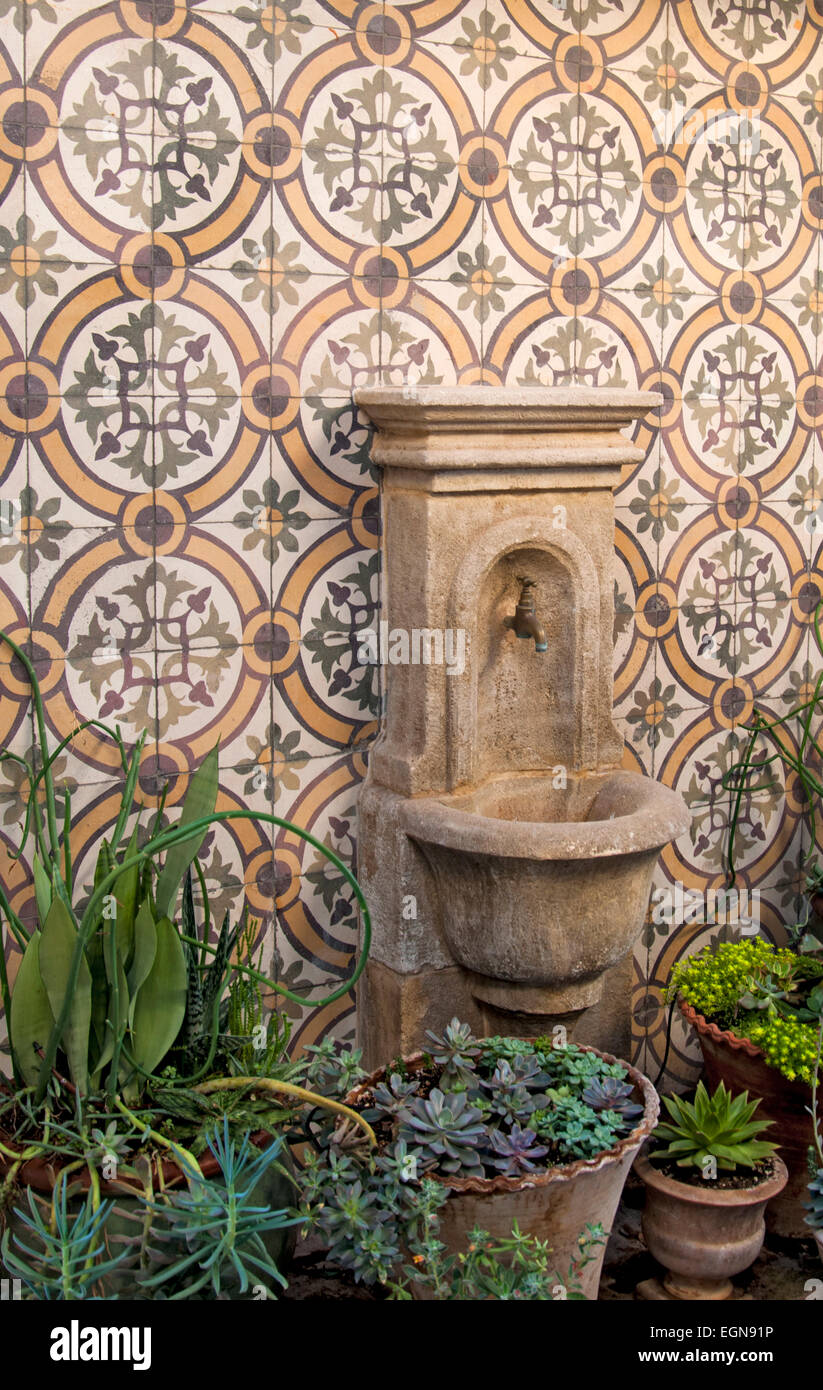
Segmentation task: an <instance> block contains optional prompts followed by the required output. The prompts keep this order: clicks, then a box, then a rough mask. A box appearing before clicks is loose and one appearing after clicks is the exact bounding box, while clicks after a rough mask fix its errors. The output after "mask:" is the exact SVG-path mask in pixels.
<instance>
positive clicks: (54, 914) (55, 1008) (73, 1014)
mask: <svg viewBox="0 0 823 1390" xmlns="http://www.w3.org/2000/svg"><path fill="white" fill-rule="evenodd" d="M76 945H77V927H76V926H75V924H74V922H73V920H72V917H71V913H70V912H69V910H68V908H67V907H66V905H65V903H64V902H63V900H62V898H54V900H53V901H52V905H51V907H50V908H49V913H48V916H47V918H46V920H45V922H44V923H43V931H42V934H41V941H40V974H41V976H42V978H43V984H44V985H45V986H46V992H47V994H48V996H49V1003H50V1005H51V1011H52V1013H53V1014H54V1017H55V1018H57V1017H58V1016H59V1014H60V1010H61V1009H62V1007H63V1002H64V1000H65V997H66V992H67V990H69V989H71V1008H70V1010H69V1016H68V1019H67V1020H66V1026H65V1028H64V1030H63V1036H62V1038H61V1039H60V1046H61V1047H62V1049H63V1051H64V1052H65V1054H66V1057H67V1059H68V1064H69V1074H70V1077H71V1080H72V1081H73V1082H74V1084H75V1086H76V1087H77V1089H78V1090H79V1091H81V1092H84V1091H85V1090H86V1087H87V1083H88V1068H89V1033H90V1030H91V971H90V970H89V964H88V961H87V960H86V956H85V953H83V955H82V956H81V957H80V967H79V969H78V971H77V978H76V980H75V981H74V985H73V988H72V981H71V962H72V957H73V955H74V950H75V947H76Z"/></svg>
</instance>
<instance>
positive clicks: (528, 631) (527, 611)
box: [505, 576, 549, 652]
mask: <svg viewBox="0 0 823 1390" xmlns="http://www.w3.org/2000/svg"><path fill="white" fill-rule="evenodd" d="M517 582H518V583H519V585H520V598H519V599H518V600H517V607H516V608H515V610H514V617H513V618H506V620H505V625H506V627H508V628H511V629H512V631H513V632H514V633H515V634H516V635H517V636H518V637H523V638H528V639H531V640H532V641H533V642H534V649H535V651H537V652H545V651H547V650H548V645H549V644H548V642H547V640H546V629H545V628H544V627H543V625H542V623H540V622H538V619H537V607H536V604H535V601H534V594H533V593H532V592H531V591H532V589H534V587H535V583H534V580H533V579H521V578H520V577H519V576H518V581H517Z"/></svg>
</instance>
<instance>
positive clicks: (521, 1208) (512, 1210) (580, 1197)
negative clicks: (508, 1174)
mask: <svg viewBox="0 0 823 1390" xmlns="http://www.w3.org/2000/svg"><path fill="white" fill-rule="evenodd" d="M582 1050H583V1051H586V1052H596V1053H597V1055H598V1057H602V1058H603V1059H604V1061H606V1062H616V1061H619V1060H620V1059H619V1058H616V1057H613V1056H612V1055H611V1054H610V1053H608V1052H600V1051H599V1050H598V1049H597V1048H595V1047H586V1048H583V1049H582ZM422 1059H423V1054H422V1053H421V1052H416V1053H414V1054H413V1055H412V1056H411V1057H406V1058H404V1059H403V1060H404V1061H405V1063H406V1065H407V1066H408V1067H409V1068H410V1069H411V1070H419V1068H420V1065H421V1062H422ZM620 1066H622V1067H625V1069H626V1072H627V1075H628V1078H629V1079H630V1080H631V1081H632V1082H633V1083H634V1099H635V1100H636V1101H637V1102H638V1103H640V1102H642V1104H643V1118H642V1119H641V1120H640V1121H639V1123H638V1124H637V1125H636V1126H635V1128H634V1129H633V1130H632V1132H631V1134H629V1135H627V1137H626V1138H625V1139H621V1141H620V1143H619V1144H616V1145H615V1147H614V1148H613V1149H608V1150H607V1151H606V1152H604V1153H602V1154H598V1156H597V1158H589V1159H578V1160H577V1161H576V1162H575V1163H567V1164H564V1165H563V1166H562V1167H558V1168H549V1169H543V1170H542V1171H540V1170H538V1171H536V1172H534V1173H529V1174H528V1175H527V1176H526V1177H522V1178H505V1177H502V1176H501V1177H496V1178H447V1177H441V1176H439V1175H438V1174H436V1173H434V1174H431V1175H430V1176H432V1177H435V1178H437V1181H438V1182H441V1183H442V1184H443V1185H444V1187H447V1188H448V1189H449V1193H450V1200H449V1201H448V1202H447V1203H446V1205H445V1206H444V1207H443V1208H441V1211H440V1239H441V1240H442V1241H443V1243H444V1244H445V1245H446V1247H447V1249H448V1250H449V1251H450V1252H451V1253H452V1254H456V1253H458V1252H459V1251H461V1250H465V1248H466V1246H467V1244H468V1234H469V1231H471V1230H472V1229H473V1227H475V1226H479V1227H481V1228H482V1230H484V1231H488V1232H489V1234H490V1235H491V1236H492V1237H493V1238H498V1239H504V1240H505V1239H508V1237H509V1236H510V1235H511V1233H512V1227H513V1226H514V1223H515V1221H516V1222H517V1224H518V1226H519V1227H520V1230H521V1231H523V1232H524V1233H526V1234H529V1235H534V1236H536V1237H537V1238H538V1239H539V1240H545V1241H548V1242H549V1245H550V1246H551V1249H552V1251H553V1254H554V1259H555V1268H556V1269H557V1272H558V1275H559V1276H560V1278H561V1279H565V1278H566V1275H567V1273H568V1269H569V1266H570V1265H571V1264H573V1263H574V1261H575V1260H576V1259H578V1258H579V1253H580V1252H579V1248H578V1238H579V1236H580V1235H581V1234H582V1232H583V1231H584V1229H585V1227H586V1226H587V1225H588V1224H591V1225H596V1224H597V1223H598V1222H601V1223H602V1225H603V1227H604V1229H605V1230H606V1231H609V1230H610V1229H611V1224H612V1221H613V1219H614V1214H615V1211H616V1210H617V1204H618V1202H619V1201H620V1196H621V1193H622V1191H623V1185H624V1183H625V1181H626V1178H627V1176H628V1173H629V1169H630V1168H631V1166H632V1161H633V1159H634V1156H635V1154H636V1153H637V1151H638V1149H639V1148H640V1145H641V1144H642V1143H644V1141H645V1140H646V1139H647V1138H648V1136H649V1134H651V1132H652V1130H653V1129H654V1127H655V1125H656V1124H657V1117H658V1114H659V1113H660V1101H659V1098H658V1095H657V1092H656V1091H655V1089H654V1087H653V1086H652V1083H651V1082H650V1081H649V1079H648V1077H646V1076H644V1075H643V1074H642V1072H639V1071H637V1070H636V1069H635V1068H634V1067H631V1066H629V1065H628V1063H627V1062H622V1061H621V1062H620ZM385 1074H386V1068H385V1067H381V1068H380V1069H379V1070H378V1071H375V1072H373V1073H372V1075H371V1076H370V1077H369V1078H368V1079H367V1080H366V1081H364V1082H363V1083H362V1085H360V1086H358V1087H356V1088H355V1090H353V1091H352V1092H351V1093H350V1094H349V1095H348V1096H347V1097H346V1104H347V1105H351V1104H353V1103H356V1102H357V1100H358V1099H359V1098H360V1096H361V1095H362V1093H363V1092H364V1091H365V1090H368V1089H369V1088H370V1087H372V1086H374V1085H375V1084H376V1083H377V1082H378V1081H382V1080H383V1078H384V1076H385ZM605 1253H606V1249H605V1242H604V1243H603V1244H602V1245H600V1246H599V1247H598V1249H597V1252H596V1254H595V1256H594V1258H593V1259H592V1260H591V1261H590V1263H589V1264H587V1265H586V1267H585V1269H584V1270H583V1272H582V1274H581V1276H580V1286H581V1289H582V1291H583V1293H584V1294H585V1296H586V1298H588V1299H596V1298H597V1291H598V1287H599V1284H600V1271H601V1268H602V1266H603V1256H604V1255H605ZM415 1296H416V1297H422V1296H423V1295H421V1294H420V1293H419V1291H417V1292H416V1293H415Z"/></svg>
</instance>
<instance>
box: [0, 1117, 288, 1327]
mask: <svg viewBox="0 0 823 1390" xmlns="http://www.w3.org/2000/svg"><path fill="white" fill-rule="evenodd" d="M250 1137H251V1142H252V1144H253V1145H254V1147H255V1148H257V1149H262V1148H265V1147H266V1146H267V1145H268V1144H270V1143H271V1142H272V1138H273V1136H272V1135H271V1134H269V1133H268V1132H267V1131H266V1130H264V1129H261V1130H257V1131H256V1132H255V1133H254V1134H252V1135H251V1136H250ZM0 1142H2V1143H3V1144H4V1145H5V1146H6V1147H7V1148H9V1149H17V1150H18V1151H19V1147H20V1146H19V1145H17V1144H16V1143H15V1142H14V1140H12V1139H11V1138H10V1137H9V1136H7V1135H6V1134H4V1133H3V1131H2V1130H0ZM281 1161H282V1162H283V1166H284V1167H285V1168H286V1171H287V1173H289V1172H291V1167H292V1165H291V1160H290V1159H289V1157H288V1156H287V1155H285V1154H284V1155H283V1156H282V1160H281ZM67 1162H68V1160H67V1159H66V1158H64V1157H58V1156H56V1155H55V1156H54V1157H53V1158H52V1159H48V1158H46V1157H43V1158H30V1159H28V1160H27V1161H26V1162H25V1163H23V1164H22V1165H21V1167H20V1168H19V1169H18V1170H17V1172H16V1182H17V1184H18V1185H19V1187H20V1198H21V1200H20V1206H21V1207H22V1209H23V1210H24V1211H27V1210H28V1201H27V1198H26V1196H25V1195H24V1192H25V1189H27V1188H28V1189H30V1190H31V1191H33V1192H34V1193H35V1195H36V1196H38V1197H50V1196H51V1194H52V1192H53V1191H54V1188H55V1185H56V1183H57V1180H58V1178H59V1176H60V1171H61V1169H62V1168H63V1167H65V1165H66V1163H67ZM198 1163H199V1165H200V1171H201V1172H202V1174H203V1177H204V1178H214V1177H217V1175H218V1174H219V1172H220V1164H219V1163H218V1161H217V1158H216V1157H215V1155H214V1154H213V1153H211V1152H206V1153H204V1154H202V1155H201V1156H200V1158H199V1159H198ZM11 1166H12V1160H11V1159H9V1158H8V1157H7V1156H6V1155H5V1154H3V1153H0V1181H2V1180H3V1179H4V1178H5V1177H6V1176H7V1175H8V1173H9V1170H10V1168H11ZM71 1182H72V1186H76V1187H77V1188H78V1189H79V1191H78V1194H77V1201H78V1204H79V1200H80V1193H81V1192H82V1193H83V1194H84V1195H85V1193H86V1192H88V1190H89V1188H90V1187H91V1176H90V1174H89V1170H88V1168H78V1169H77V1170H76V1171H75V1172H73V1173H72V1175H71ZM152 1182H153V1184H154V1186H155V1189H157V1190H165V1191H168V1190H169V1189H173V1188H180V1187H183V1186H184V1185H185V1182H186V1175H185V1173H184V1171H183V1168H182V1167H181V1165H180V1164H179V1163H178V1162H177V1160H176V1159H174V1158H166V1157H161V1156H160V1155H158V1154H155V1156H154V1157H153V1159H152ZM143 1191H144V1187H143V1184H142V1183H141V1182H140V1180H139V1178H138V1177H137V1176H134V1177H133V1176H131V1175H129V1174H128V1173H125V1174H123V1176H122V1177H121V1178H118V1179H117V1180H116V1181H113V1182H108V1181H106V1180H105V1179H101V1181H100V1195H101V1197H103V1198H107V1199H109V1200H111V1199H115V1200H116V1203H117V1207H118V1208H119V1209H120V1211H119V1213H118V1212H113V1213H112V1214H111V1215H110V1217H109V1220H108V1222H107V1230H108V1231H109V1232H110V1233H111V1234H114V1235H125V1236H131V1235H133V1232H134V1227H133V1225H132V1222H131V1221H130V1219H129V1214H130V1213H134V1212H136V1211H137V1196H138V1194H139V1193H142V1192H143ZM257 1196H258V1200H259V1201H260V1203H261V1205H262V1204H263V1203H264V1202H269V1204H270V1205H271V1206H273V1207H281V1206H282V1207H286V1206H290V1205H291V1204H292V1202H293V1200H294V1188H293V1185H292V1183H291V1182H290V1180H289V1178H288V1176H286V1175H284V1174H283V1173H281V1172H280V1171H279V1170H278V1169H276V1168H272V1169H270V1170H269V1172H268V1174H265V1175H264V1177H263V1179H262V1180H261V1182H260V1184H259V1187H258V1192H257ZM72 1200H73V1199H72ZM6 1219H7V1221H8V1226H9V1230H10V1231H11V1232H12V1234H16V1235H21V1236H23V1237H25V1238H26V1239H28V1236H27V1233H26V1230H25V1228H24V1227H23V1226H22V1225H21V1224H20V1222H19V1221H18V1220H17V1218H16V1217H15V1215H14V1213H13V1212H9V1213H8V1214H7V1218H6ZM262 1240H263V1243H264V1245H265V1246H266V1248H267V1250H268V1252H269V1254H270V1255H271V1257H272V1259H273V1260H274V1261H275V1263H276V1264H277V1265H278V1267H279V1268H280V1269H281V1270H285V1269H286V1268H287V1267H288V1264H289V1262H290V1260H291V1258H292V1255H293V1254H294V1249H295V1246H296V1244H297V1231H296V1229H295V1228H294V1227H286V1228H284V1229H283V1230H279V1231H268V1232H266V1233H265V1234H264V1235H263V1236H262ZM106 1288H107V1291H108V1293H109V1296H113V1297H117V1298H125V1299H129V1298H134V1297H135V1295H136V1292H137V1287H136V1285H135V1284H134V1281H133V1276H132V1274H131V1273H130V1272H129V1271H128V1270H125V1271H118V1270H114V1271H112V1273H111V1274H109V1275H108V1276H107V1279H106Z"/></svg>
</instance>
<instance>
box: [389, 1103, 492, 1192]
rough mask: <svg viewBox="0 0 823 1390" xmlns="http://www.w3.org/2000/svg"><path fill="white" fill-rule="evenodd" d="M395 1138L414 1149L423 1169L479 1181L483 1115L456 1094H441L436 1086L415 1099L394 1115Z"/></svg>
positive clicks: (484, 1134) (484, 1128) (481, 1174)
mask: <svg viewBox="0 0 823 1390" xmlns="http://www.w3.org/2000/svg"><path fill="white" fill-rule="evenodd" d="M398 1119H399V1121H400V1128H399V1134H398V1137H399V1138H400V1139H402V1140H405V1141H406V1143H407V1144H408V1145H409V1147H410V1148H412V1149H414V1150H415V1151H416V1152H417V1154H418V1157H419V1160H420V1163H421V1166H422V1167H423V1168H434V1169H436V1170H437V1171H438V1172H440V1173H449V1174H454V1175H459V1176H460V1177H466V1178H482V1177H483V1176H484V1173H483V1165H482V1163H481V1161H480V1154H479V1152H478V1150H479V1147H480V1145H481V1144H483V1143H484V1142H485V1139H486V1127H485V1125H484V1123H483V1115H482V1112H481V1111H480V1110H478V1109H477V1107H476V1106H473V1105H470V1104H469V1100H468V1097H467V1095H466V1094H465V1092H464V1091H460V1092H458V1093H457V1094H453V1095H444V1093H443V1092H442V1091H441V1090H439V1089H438V1088H437V1087H436V1086H435V1087H434V1089H433V1090H432V1092H431V1094H430V1095H429V1096H427V1097H423V1096H418V1097H416V1098H415V1099H413V1100H411V1101H410V1102H409V1104H408V1105H406V1106H404V1107H403V1109H402V1110H401V1111H400V1112H399V1114H398Z"/></svg>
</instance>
